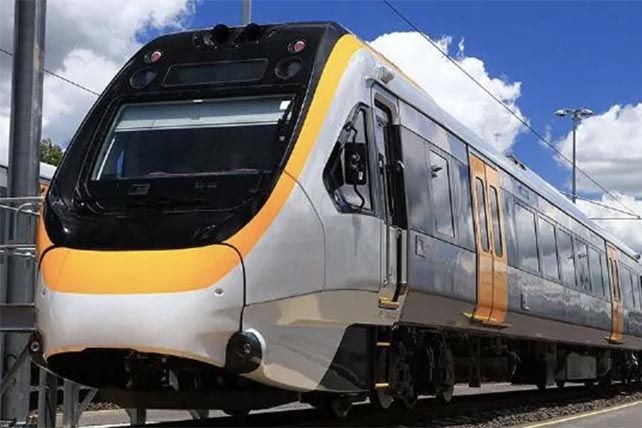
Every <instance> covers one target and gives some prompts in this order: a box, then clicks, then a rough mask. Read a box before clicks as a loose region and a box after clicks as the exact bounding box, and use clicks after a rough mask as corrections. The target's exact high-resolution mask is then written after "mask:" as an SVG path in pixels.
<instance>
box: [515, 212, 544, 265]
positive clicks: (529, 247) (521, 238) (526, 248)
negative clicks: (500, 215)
mask: <svg viewBox="0 0 642 428" xmlns="http://www.w3.org/2000/svg"><path fill="white" fill-rule="evenodd" d="M515 226H516V228H517V254H518V256H519V266H520V267H521V268H523V269H526V270H530V271H533V272H539V257H538V255H537V236H536V233H535V214H533V213H532V212H531V211H529V210H527V209H526V208H524V207H522V206H521V205H519V204H517V205H515Z"/></svg>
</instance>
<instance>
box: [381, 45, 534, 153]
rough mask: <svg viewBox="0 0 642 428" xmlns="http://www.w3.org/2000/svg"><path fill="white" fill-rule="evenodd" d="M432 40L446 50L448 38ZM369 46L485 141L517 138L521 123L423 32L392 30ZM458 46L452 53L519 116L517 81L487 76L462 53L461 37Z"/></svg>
mask: <svg viewBox="0 0 642 428" xmlns="http://www.w3.org/2000/svg"><path fill="white" fill-rule="evenodd" d="M434 41H435V42H436V43H437V44H438V45H439V47H440V48H441V49H442V50H444V51H446V52H449V53H450V47H451V44H452V38H451V37H448V36H445V37H441V38H440V39H438V40H434ZM370 44H371V45H372V47H373V48H375V49H377V50H378V51H379V52H381V53H382V54H383V55H384V56H386V57H387V58H388V59H389V60H391V61H392V62H394V63H395V64H396V65H397V66H399V68H401V69H402V70H403V71H404V72H405V73H406V74H408V76H410V77H411V78H412V79H413V80H415V82H417V83H418V84H419V85H420V86H422V87H423V88H424V89H425V90H426V92H427V93H428V94H430V95H431V96H432V97H433V98H434V99H435V101H436V102H437V103H438V104H439V105H440V106H441V107H442V108H443V109H444V110H446V111H447V112H448V113H450V114H451V115H452V116H453V117H455V118H456V119H458V120H459V121H460V122H461V123H463V124H464V125H466V126H467V127H468V128H470V129H471V130H472V131H473V132H475V133H477V134H478V135H479V136H480V137H481V138H483V139H484V140H485V141H487V142H488V143H489V144H492V145H493V146H495V147H496V148H497V149H498V150H500V151H506V150H508V149H509V148H510V147H511V146H512V145H513V144H514V143H515V138H516V137H517V135H518V134H519V133H520V132H521V131H522V130H523V129H522V128H523V127H522V126H521V124H520V123H519V122H518V121H517V120H516V119H515V118H513V117H512V116H510V115H509V114H508V113H507V112H506V110H504V109H503V108H502V107H501V106H500V105H499V104H498V103H497V102H496V101H494V100H493V99H491V98H490V97H489V96H488V95H487V94H485V93H484V92H483V91H482V90H481V89H480V88H479V87H477V86H476V85H475V84H474V83H473V82H472V81H471V80H470V79H469V78H468V77H466V76H465V75H464V74H463V73H462V72H461V71H460V70H457V69H456V67H455V66H454V65H453V64H451V63H450V62H449V61H448V59H446V58H445V57H444V56H443V55H442V54H441V53H439V52H437V50H436V49H434V48H433V47H431V46H429V44H428V42H427V41H426V40H425V39H424V38H423V37H422V36H421V34H419V33H417V32H396V33H390V34H385V35H382V36H380V37H377V38H376V39H375V40H373V41H372V42H371V43H370ZM456 48H457V51H456V52H454V53H450V54H451V55H453V56H454V58H455V60H456V61H457V62H458V63H459V65H461V66H462V67H463V68H464V69H465V70H466V71H467V72H468V73H470V74H471V75H472V76H473V77H475V79H477V80H478V81H479V82H480V83H481V84H482V85H483V86H484V87H486V88H487V89H489V90H490V91H491V92H492V93H493V94H494V95H495V96H497V97H498V98H499V99H501V100H502V101H504V102H505V103H506V104H507V105H508V106H509V107H510V108H511V109H512V110H513V111H515V112H516V113H518V114H519V115H520V116H521V112H520V110H519V108H518V107H517V104H516V103H517V99H518V98H519V96H520V94H521V82H510V81H508V80H507V79H506V78H505V77H494V76H491V75H490V74H489V72H488V71H487V70H486V66H485V64H484V61H483V60H481V59H479V58H475V57H472V56H466V55H465V50H464V49H465V45H464V40H463V39H462V40H460V42H459V43H458V44H457V47H456Z"/></svg>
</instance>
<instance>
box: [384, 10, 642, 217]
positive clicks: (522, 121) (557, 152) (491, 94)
mask: <svg viewBox="0 0 642 428" xmlns="http://www.w3.org/2000/svg"><path fill="white" fill-rule="evenodd" d="M381 1H382V2H383V3H384V4H385V5H386V6H388V8H390V10H392V11H393V12H394V13H395V14H396V15H397V16H398V17H399V18H401V19H402V20H403V21H404V22H405V23H406V24H408V25H409V26H411V27H412V28H413V29H414V30H415V31H416V32H417V33H419V34H420V35H421V36H422V37H423V38H424V39H426V41H427V42H428V43H430V45H432V46H433V47H434V48H435V49H437V50H438V51H439V52H440V53H441V54H442V55H443V56H444V57H446V59H448V61H450V62H451V63H453V64H454V65H455V67H457V68H458V69H459V70H460V71H461V72H462V73H464V74H465V75H466V76H467V77H468V78H469V79H470V80H472V81H473V83H475V84H476V85H477V86H478V87H479V88H480V89H481V90H482V91H484V92H485V93H486V94H487V95H488V96H490V97H491V98H492V99H493V100H495V101H496V102H497V103H498V104H499V105H500V106H502V107H503V108H504V110H506V111H507V112H508V113H510V115H511V116H513V117H514V118H516V119H517V120H518V121H519V122H520V123H521V124H522V125H523V126H525V127H526V129H528V130H529V131H531V132H532V133H533V134H534V135H535V136H536V137H537V138H538V139H539V140H540V141H542V142H543V143H544V144H546V145H547V146H548V147H549V148H550V149H551V150H553V152H555V153H556V154H557V155H558V156H559V157H560V158H562V159H563V160H565V161H566V162H567V163H568V164H570V165H572V164H573V162H571V160H570V159H569V158H567V157H566V156H564V154H562V152H560V151H559V150H558V149H557V147H555V145H554V144H553V143H551V142H550V141H548V140H547V139H546V138H545V137H544V136H543V135H542V134H540V133H539V131H537V130H536V129H535V128H533V127H532V126H531V125H530V124H529V123H528V122H527V121H526V120H524V119H523V118H522V117H521V116H520V115H518V114H517V113H515V112H514V111H513V109H511V108H510V107H509V106H508V105H507V104H506V103H505V102H504V101H502V100H500V99H499V98H498V97H497V96H495V94H493V93H492V92H491V91H490V90H489V89H487V88H486V87H485V86H484V85H482V84H481V83H480V82H479V81H478V80H477V79H475V77H474V76H473V75H471V74H470V73H469V72H468V71H466V69H464V67H462V66H461V65H460V64H459V63H458V62H457V61H456V60H455V59H454V58H453V57H451V56H450V55H449V54H448V52H446V51H444V50H443V49H442V48H441V47H439V45H438V44H437V43H435V42H434V41H433V40H432V39H431V38H430V37H428V36H427V35H426V34H424V32H423V31H421V30H420V29H419V27H417V26H416V25H415V24H414V23H413V22H412V21H411V20H410V19H409V18H407V17H406V16H405V15H404V14H403V13H401V11H399V9H397V8H396V7H394V6H393V5H392V4H391V3H390V1H389V0H381ZM575 169H576V170H577V171H579V172H580V173H581V174H582V175H584V176H585V177H586V178H588V179H589V181H590V182H591V183H593V184H594V185H595V186H597V187H598V188H599V189H601V190H602V191H603V192H604V193H605V194H606V195H608V196H610V197H611V198H613V199H614V200H615V201H616V202H617V203H618V204H620V206H622V207H624V208H625V209H627V210H629V212H628V213H627V214H629V215H631V216H635V217H639V216H638V215H637V214H635V211H634V210H632V209H631V208H629V207H628V206H626V205H625V204H624V203H623V202H622V201H620V200H619V199H618V198H616V197H615V195H613V194H612V193H611V192H610V191H609V190H608V189H606V188H605V187H603V186H602V185H601V184H600V183H598V182H597V181H595V179H593V177H591V176H590V175H589V174H588V173H587V172H585V171H584V170H582V169H581V168H578V167H576V168H575Z"/></svg>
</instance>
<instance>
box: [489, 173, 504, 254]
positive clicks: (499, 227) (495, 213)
mask: <svg viewBox="0 0 642 428" xmlns="http://www.w3.org/2000/svg"><path fill="white" fill-rule="evenodd" d="M488 190H489V194H488V207H489V208H490V211H491V212H490V224H491V226H492V237H493V252H494V253H495V256H497V257H504V253H505V251H506V249H505V248H504V246H505V245H504V222H503V221H502V213H501V210H502V207H501V204H500V202H499V192H500V189H498V188H497V186H495V185H492V184H489V185H488ZM492 195H494V196H495V198H494V199H495V209H493V198H492ZM495 220H497V224H495ZM497 238H499V239H497ZM498 240H499V251H497V241H498Z"/></svg>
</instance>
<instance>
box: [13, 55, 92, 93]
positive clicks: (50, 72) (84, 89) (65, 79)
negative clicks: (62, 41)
mask: <svg viewBox="0 0 642 428" xmlns="http://www.w3.org/2000/svg"><path fill="white" fill-rule="evenodd" d="M0 52H2V53H3V54H5V55H7V56H10V57H12V58H13V56H14V55H13V53H12V52H9V51H8V50H6V49H4V48H0ZM44 71H45V73H47V74H49V75H51V76H53V77H55V78H57V79H60V80H62V81H63V82H65V83H67V84H69V85H73V86H75V87H77V88H78V89H82V90H83V91H85V92H88V93H90V94H92V95H95V96H97V97H99V96H100V94H99V93H98V92H96V91H94V90H92V89H89V88H88V87H86V86H83V85H81V84H80V83H77V82H74V81H73V80H71V79H69V78H67V77H65V76H62V75H60V74H58V73H55V72H53V71H51V70H48V69H46V68H45V69H44Z"/></svg>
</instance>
